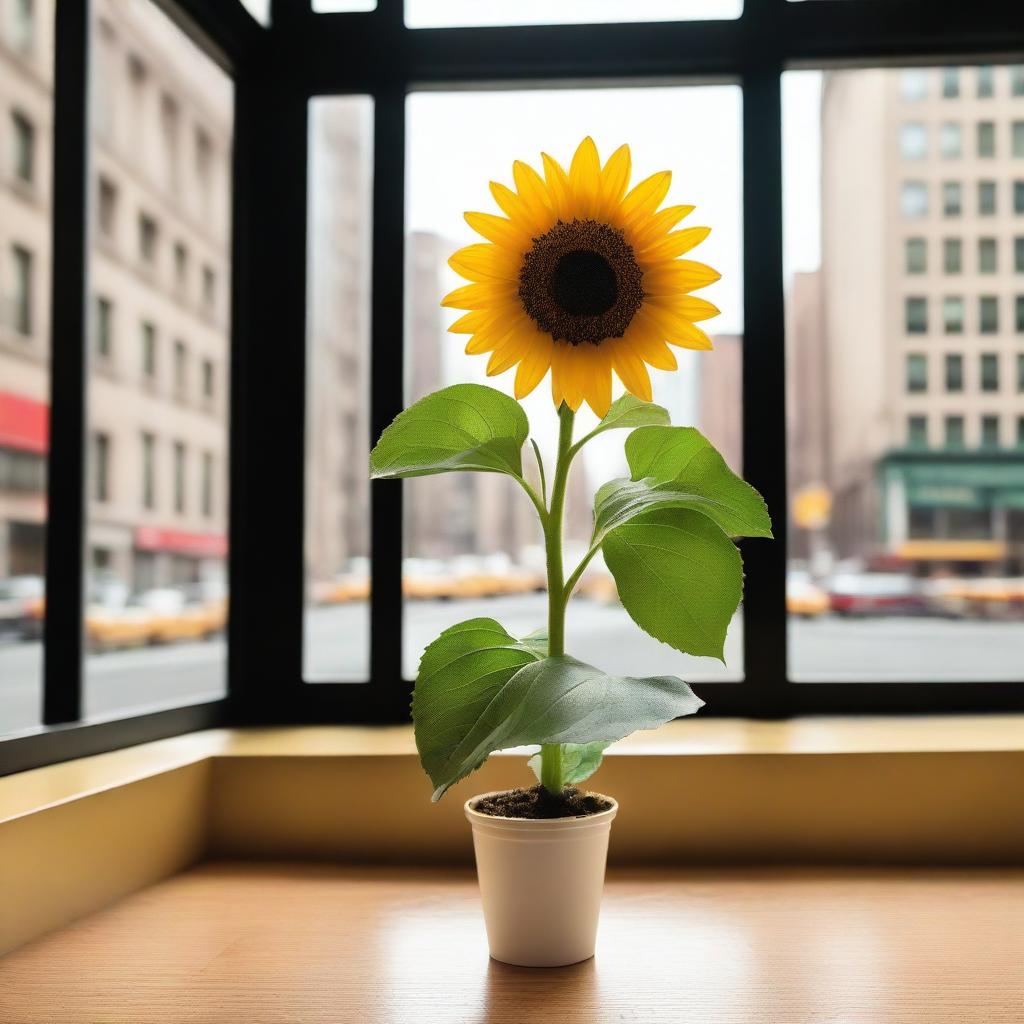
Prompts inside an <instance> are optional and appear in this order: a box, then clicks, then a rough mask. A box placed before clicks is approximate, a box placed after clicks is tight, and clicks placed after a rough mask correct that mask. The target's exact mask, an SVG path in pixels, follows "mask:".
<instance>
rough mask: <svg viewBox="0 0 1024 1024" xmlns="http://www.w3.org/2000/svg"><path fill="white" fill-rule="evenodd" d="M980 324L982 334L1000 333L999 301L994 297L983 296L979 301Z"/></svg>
mask: <svg viewBox="0 0 1024 1024" xmlns="http://www.w3.org/2000/svg"><path fill="white" fill-rule="evenodd" d="M978 324H979V330H980V331H981V333H982V334H996V333H997V332H998V331H999V300H998V299H997V298H996V297H995V296H994V295H982V296H981V298H979V299H978Z"/></svg>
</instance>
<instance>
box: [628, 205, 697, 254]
mask: <svg viewBox="0 0 1024 1024" xmlns="http://www.w3.org/2000/svg"><path fill="white" fill-rule="evenodd" d="M694 209H695V207H693V206H666V207H665V209H664V210H659V211H658V212H657V213H655V214H653V215H651V216H650V217H645V218H644V219H643V220H641V221H640V222H638V223H637V224H635V225H634V227H633V228H632V229H631V230H630V232H629V242H630V244H631V245H632V246H633V248H634V249H635V250H636V251H637V252H640V251H641V250H642V249H646V248H648V247H649V246H651V245H653V244H654V243H655V242H657V241H658V240H659V239H661V238H664V237H665V235H667V234H668V233H669V232H670V231H671V230H672V229H673V228H674V227H675V226H676V225H677V224H678V223H679V222H680V221H681V220H682V219H683V218H684V217H685V216H687V214H690V213H693V211H694Z"/></svg>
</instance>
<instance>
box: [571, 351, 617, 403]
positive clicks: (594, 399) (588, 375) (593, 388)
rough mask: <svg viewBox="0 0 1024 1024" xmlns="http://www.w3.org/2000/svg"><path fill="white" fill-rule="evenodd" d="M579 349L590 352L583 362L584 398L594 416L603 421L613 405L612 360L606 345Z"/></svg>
mask: <svg viewBox="0 0 1024 1024" xmlns="http://www.w3.org/2000/svg"><path fill="white" fill-rule="evenodd" d="M579 348H580V349H588V350H589V351H587V352H586V353H585V357H584V359H583V361H582V366H583V369H584V377H583V396H584V398H586V400H587V405H589V406H590V408H591V409H592V410H593V411H594V414H595V415H596V416H597V417H598V419H601V418H602V417H603V416H604V415H605V414H606V413H607V412H608V407H609V406H610V405H611V404H612V367H611V358H610V356H609V355H608V350H607V348H606V347H605V346H604V345H600V346H597V345H580V346H579Z"/></svg>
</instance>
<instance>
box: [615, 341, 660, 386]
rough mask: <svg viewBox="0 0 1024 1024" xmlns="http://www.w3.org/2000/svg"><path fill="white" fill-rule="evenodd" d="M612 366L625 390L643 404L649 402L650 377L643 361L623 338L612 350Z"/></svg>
mask: <svg viewBox="0 0 1024 1024" xmlns="http://www.w3.org/2000/svg"><path fill="white" fill-rule="evenodd" d="M612 366H613V367H614V368H615V372H616V373H617V374H618V375H619V380H621V381H622V383H623V384H624V385H625V386H626V390H627V391H629V392H630V393H631V394H634V395H636V397H637V398H640V399H643V401H645V402H649V401H650V400H651V377H650V374H648V372H647V367H646V366H645V365H644V361H643V360H642V359H641V358H640V357H639V356H638V355H637V354H636V352H635V351H634V350H633V346H632V345H630V343H629V342H628V341H627V340H626V339H625V338H624V339H623V340H622V341H621V342H619V344H617V345H616V346H615V348H614V349H613V350H612Z"/></svg>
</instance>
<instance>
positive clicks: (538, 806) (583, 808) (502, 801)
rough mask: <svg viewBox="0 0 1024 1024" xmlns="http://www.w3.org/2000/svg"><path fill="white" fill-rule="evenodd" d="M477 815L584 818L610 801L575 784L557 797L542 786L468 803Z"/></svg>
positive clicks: (604, 807) (607, 805) (604, 809)
mask: <svg viewBox="0 0 1024 1024" xmlns="http://www.w3.org/2000/svg"><path fill="white" fill-rule="evenodd" d="M472 806H473V810H474V811H478V812H479V813H480V814H490V815H492V816H494V817H496V818H534V819H536V818H584V817H586V816H587V815H590V814H600V813H601V812H602V811H607V810H609V809H610V808H611V806H612V804H611V801H610V800H606V799H605V798H604V797H602V796H598V795H597V794H596V793H584V792H583V791H582V790H580V789H578V788H577V787H576V786H566V788H565V789H563V790H562V792H561V793H559V794H558V795H557V796H555V795H554V794H553V793H549V792H548V791H547V790H546V789H545V788H544V787H543V786H541V785H536V786H532V787H531V788H530V789H510V790H508V791H507V792H505V793H495V794H494V795H493V796H487V797H484V798H483V799H481V800H478V801H477V802H476V803H475V804H473V805H472Z"/></svg>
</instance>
